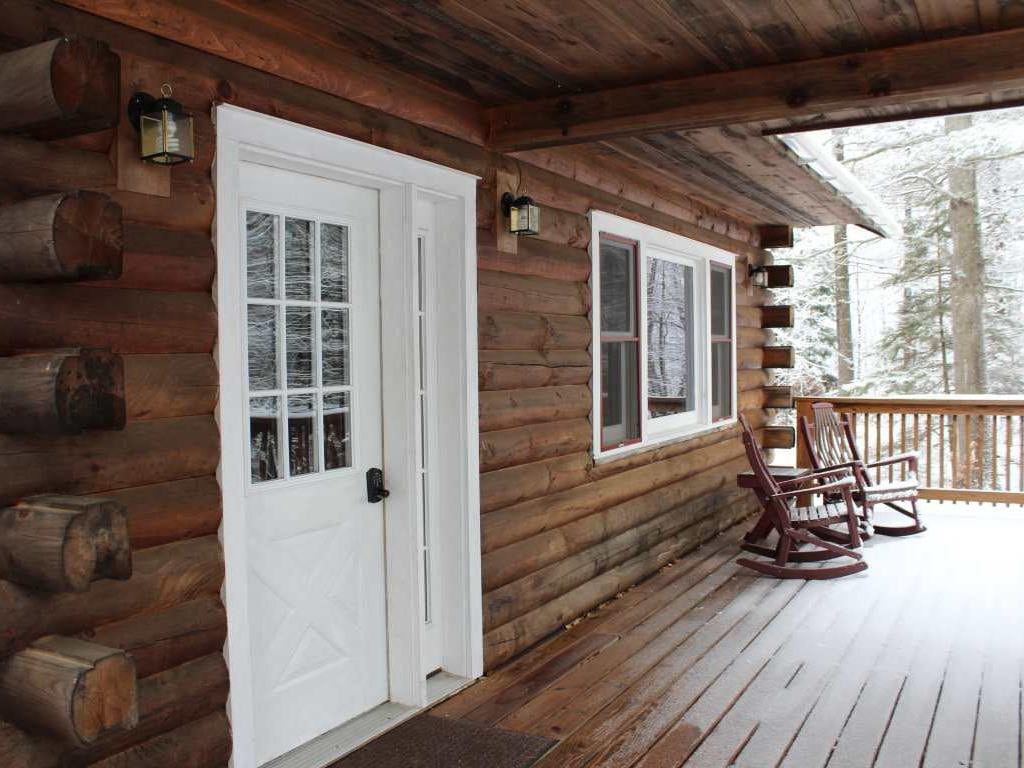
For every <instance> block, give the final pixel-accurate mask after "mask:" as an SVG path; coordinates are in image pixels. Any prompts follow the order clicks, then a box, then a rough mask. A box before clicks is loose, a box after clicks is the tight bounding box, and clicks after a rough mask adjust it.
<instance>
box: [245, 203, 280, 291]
mask: <svg viewBox="0 0 1024 768" xmlns="http://www.w3.org/2000/svg"><path fill="white" fill-rule="evenodd" d="M276 232H277V216H275V215H273V214H270V213H256V212H253V211H250V212H248V213H246V214H245V264H246V284H247V285H248V295H249V297H250V298H253V299H274V298H277V264H276V259H275V248H274V240H275V236H276Z"/></svg>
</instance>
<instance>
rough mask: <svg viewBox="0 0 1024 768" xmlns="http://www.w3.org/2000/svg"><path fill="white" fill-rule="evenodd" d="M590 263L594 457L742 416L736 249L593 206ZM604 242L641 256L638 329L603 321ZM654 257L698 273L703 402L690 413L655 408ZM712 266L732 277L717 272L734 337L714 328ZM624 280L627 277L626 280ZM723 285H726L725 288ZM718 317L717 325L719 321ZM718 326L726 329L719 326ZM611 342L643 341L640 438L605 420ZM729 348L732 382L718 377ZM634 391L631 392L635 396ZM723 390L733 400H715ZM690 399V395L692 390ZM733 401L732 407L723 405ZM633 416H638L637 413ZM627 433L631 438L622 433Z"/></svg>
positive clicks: (697, 381) (697, 380) (696, 371)
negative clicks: (615, 328) (616, 328)
mask: <svg viewBox="0 0 1024 768" xmlns="http://www.w3.org/2000/svg"><path fill="white" fill-rule="evenodd" d="M590 216H591V225H592V237H591V249H590V250H591V263H592V267H593V269H592V273H591V274H592V278H591V282H592V286H591V287H592V297H593V301H592V305H593V306H592V310H591V318H592V323H593V332H594V336H593V338H594V348H593V352H594V354H593V366H594V368H593V370H594V376H593V387H594V394H595V397H594V403H593V410H592V423H593V429H594V441H593V452H594V455H595V457H597V458H604V457H611V456H615V455H618V454H620V453H629V452H631V451H632V450H636V449H637V448H641V447H646V446H648V445H656V444H659V443H663V442H668V441H671V440H678V439H686V438H687V437H689V436H693V435H696V434H700V433H701V432H704V431H706V430H708V429H713V428H715V427H716V426H718V425H719V424H721V423H722V422H725V421H729V420H732V419H733V418H735V409H736V402H737V398H736V343H735V325H736V322H735V313H736V307H735V290H736V289H735V274H736V271H735V257H734V255H733V254H731V253H729V252H727V251H722V250H721V249H718V248H715V247H714V246H710V245H707V244H705V243H701V242H699V241H693V240H690V239H688V238H684V237H682V236H681V235H676V234H674V233H671V232H666V231H663V230H658V229H656V228H654V227H649V226H647V225H643V224H640V223H638V222H635V221H631V220H627V219H622V218H621V217H617V216H614V215H612V214H606V213H603V212H600V211H591V214H590ZM602 242H613V243H616V244H629V245H630V246H631V247H633V248H635V251H634V253H635V259H634V263H633V270H634V275H635V285H633V286H632V290H633V301H634V306H633V316H634V317H633V320H634V325H633V329H635V331H636V333H623V332H617V333H616V332H607V331H606V330H605V329H603V328H602V327H601V319H602V315H601V310H602V301H601V298H602V297H601V292H602V285H601V262H600V258H601V244H602ZM651 259H664V260H668V261H675V262H677V263H682V264H686V265H688V266H692V267H693V269H694V272H693V293H694V315H693V326H694V327H693V331H692V333H693V348H694V356H693V362H694V366H693V376H692V379H693V384H694V400H695V405H696V407H695V408H694V409H692V410H691V411H685V412H680V413H674V414H667V415H663V416H652V415H651V414H650V412H649V402H648V397H649V394H648V391H649V386H648V374H649V372H648V364H649V363H648V357H649V355H648V350H649V340H648V295H647V290H648V286H647V282H648V269H649V264H650V262H651ZM712 270H717V271H718V272H721V273H725V274H726V275H728V279H727V280H726V281H725V282H724V286H722V284H721V283H720V282H719V279H718V278H715V279H714V280H715V284H716V287H719V290H722V288H724V290H725V291H726V293H724V294H723V298H724V299H725V301H726V302H727V305H728V306H727V311H726V318H725V321H726V327H725V328H724V330H727V331H728V334H727V335H721V334H715V335H714V336H712V334H711V330H712V329H711V324H712V317H711V309H712V292H713V289H712V280H713V278H712ZM619 282H620V283H621V280H620V281H619ZM720 286H721V287H720ZM720 325H721V324H720V323H717V322H716V326H720ZM715 330H723V328H721V327H716V329H715ZM606 343H616V344H617V345H619V344H623V343H625V344H629V345H630V346H632V345H634V344H635V345H636V346H637V354H636V357H637V363H638V364H637V368H638V373H639V379H640V380H639V382H638V384H639V386H638V387H637V390H636V391H637V397H636V401H637V403H636V405H637V408H638V412H637V420H638V421H639V429H638V430H637V432H638V434H639V436H638V437H635V438H634V437H631V435H632V434H633V433H630V434H629V436H628V437H627V436H626V435H625V434H624V433H622V432H621V431H620V432H618V433H615V432H614V431H612V430H608V429H606V428H605V426H604V420H605V418H606V409H607V408H608V407H609V403H608V402H607V394H608V391H609V390H608V387H607V384H606V382H605V381H604V374H603V369H604V370H607V361H606V360H605V347H604V344H606ZM718 347H722V348H723V349H725V350H727V351H726V352H718V354H720V355H723V356H724V358H723V361H724V362H725V363H726V370H727V371H728V376H727V380H726V381H724V382H723V381H721V380H720V378H721V377H720V376H718V375H717V373H715V374H714V375H713V370H712V368H713V366H714V365H718V364H717V363H715V362H714V359H713V355H714V354H715V353H716V351H717V348H718ZM716 384H718V385H720V386H722V387H724V390H723V392H722V393H716V391H715V390H714V386H715V385H716ZM631 393H632V390H630V394H631ZM723 393H725V394H727V398H725V399H727V402H725V403H724V404H723V403H721V402H719V404H718V405H717V406H714V405H713V400H715V399H716V397H717V399H718V400H719V401H721V400H723ZM687 397H689V393H687ZM723 405H724V406H727V407H723ZM619 413H622V411H621V408H620V410H619ZM630 416H632V414H630ZM624 437H627V439H622V438H624Z"/></svg>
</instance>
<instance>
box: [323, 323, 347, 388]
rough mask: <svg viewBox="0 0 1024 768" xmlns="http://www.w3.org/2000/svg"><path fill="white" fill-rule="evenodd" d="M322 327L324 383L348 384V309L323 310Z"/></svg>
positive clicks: (326, 384)
mask: <svg viewBox="0 0 1024 768" xmlns="http://www.w3.org/2000/svg"><path fill="white" fill-rule="evenodd" d="M320 329H321V333H320V335H321V339H322V341H321V350H320V357H321V360H322V361H323V363H322V367H323V385H324V386H325V387H327V386H334V385H339V384H348V383H349V369H348V310H347V309H325V310H323V311H322V312H321V314H320Z"/></svg>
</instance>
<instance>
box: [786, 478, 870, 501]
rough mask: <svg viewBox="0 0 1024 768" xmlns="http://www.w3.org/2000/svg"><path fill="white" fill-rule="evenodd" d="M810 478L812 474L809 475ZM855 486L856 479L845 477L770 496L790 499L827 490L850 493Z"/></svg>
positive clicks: (844, 493)
mask: <svg viewBox="0 0 1024 768" xmlns="http://www.w3.org/2000/svg"><path fill="white" fill-rule="evenodd" d="M807 477H808V478H809V477H811V475H808V476H807ZM801 479H803V478H801ZM853 486H854V480H853V478H852V477H844V478H841V479H839V480H835V481H833V482H831V483H825V485H815V486H811V487H810V488H796V489H794V490H792V491H780V492H779V493H773V494H772V495H771V496H770V498H772V499H788V498H790V497H792V496H803V495H804V494H807V493H825V492H827V491H843V495H844V496H845V495H848V494H849V493H850V489H851V488H853Z"/></svg>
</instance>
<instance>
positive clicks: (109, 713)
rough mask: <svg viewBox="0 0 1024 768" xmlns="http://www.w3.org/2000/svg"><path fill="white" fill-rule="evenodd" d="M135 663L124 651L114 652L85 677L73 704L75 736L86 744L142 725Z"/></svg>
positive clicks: (97, 662) (99, 660)
mask: <svg viewBox="0 0 1024 768" xmlns="http://www.w3.org/2000/svg"><path fill="white" fill-rule="evenodd" d="M137 690H138V686H137V683H136V675H135V662H134V661H132V658H131V656H129V655H128V654H127V653H125V652H124V651H120V650H116V649H110V655H109V656H107V657H105V658H102V659H98V660H97V661H96V662H95V663H94V666H93V668H92V669H91V670H89V671H88V672H86V673H85V674H83V675H82V676H81V678H80V679H79V681H78V686H77V688H76V690H75V695H74V698H73V704H72V716H71V717H72V722H73V723H74V729H75V732H76V733H77V734H78V735H79V738H80V739H81V741H82V742H83V743H84V744H91V743H92V742H94V741H96V739H98V738H99V737H100V736H102V735H104V734H107V733H111V732H116V731H126V730H130V729H132V728H134V727H135V726H136V725H138V723H139V706H138V695H137Z"/></svg>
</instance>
